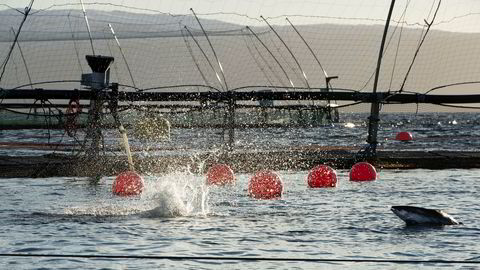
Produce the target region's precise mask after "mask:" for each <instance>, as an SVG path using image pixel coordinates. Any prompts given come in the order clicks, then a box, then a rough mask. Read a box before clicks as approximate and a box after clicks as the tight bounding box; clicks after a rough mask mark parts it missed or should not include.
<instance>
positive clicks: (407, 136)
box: [395, 131, 413, 141]
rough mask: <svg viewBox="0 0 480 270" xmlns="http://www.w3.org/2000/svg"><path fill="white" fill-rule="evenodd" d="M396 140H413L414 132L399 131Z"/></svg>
mask: <svg viewBox="0 0 480 270" xmlns="http://www.w3.org/2000/svg"><path fill="white" fill-rule="evenodd" d="M395 140H397V141H411V140H413V136H412V133H410V132H406V131H402V132H398V133H397V136H396V137H395Z"/></svg>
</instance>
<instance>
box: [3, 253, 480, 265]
mask: <svg viewBox="0 0 480 270" xmlns="http://www.w3.org/2000/svg"><path fill="white" fill-rule="evenodd" d="M0 257H44V258H77V259H78V258H80V259H141V260H172V261H192V260H205V261H277V262H317V263H321V262H326V263H332V262H334V263H335V262H337V263H394V264H480V260H440V259H438V260H437V259H435V260H395V259H334V258H324V259H322V258H282V257H230V256H155V255H102V254H35V253H0Z"/></svg>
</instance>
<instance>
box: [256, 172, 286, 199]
mask: <svg viewBox="0 0 480 270" xmlns="http://www.w3.org/2000/svg"><path fill="white" fill-rule="evenodd" d="M282 193H283V183H282V180H281V179H280V176H278V175H277V174H276V173H275V172H273V171H259V172H257V173H255V175H254V176H253V177H252V178H250V181H249V183H248V195H249V196H250V197H253V198H255V199H275V198H280V197H282Z"/></svg>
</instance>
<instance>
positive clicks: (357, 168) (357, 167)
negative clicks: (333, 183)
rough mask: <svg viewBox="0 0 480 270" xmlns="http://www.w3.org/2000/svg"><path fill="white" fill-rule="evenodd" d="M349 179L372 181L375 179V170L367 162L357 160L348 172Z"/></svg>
mask: <svg viewBox="0 0 480 270" xmlns="http://www.w3.org/2000/svg"><path fill="white" fill-rule="evenodd" d="M349 177H350V181H373V180H376V179H377V170H375V167H373V165H372V164H370V163H368V162H358V163H356V164H354V165H353V166H352V168H351V169H350V173H349Z"/></svg>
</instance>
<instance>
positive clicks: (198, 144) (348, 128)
mask: <svg viewBox="0 0 480 270" xmlns="http://www.w3.org/2000/svg"><path fill="white" fill-rule="evenodd" d="M367 118H368V114H365V113H350V114H349V113H345V114H341V121H340V123H334V124H332V125H324V126H319V127H307V128H252V129H247V128H243V129H237V130H235V149H237V150H245V149H247V150H262V149H285V148H286V147H292V146H293V147H297V146H350V147H357V148H361V147H363V146H365V144H366V138H367V121H368V120H367ZM479 119H480V118H478V114H475V113H421V114H411V113H409V114H401V113H390V114H382V119H381V121H380V127H379V132H378V142H379V148H380V149H382V148H383V149H398V150H453V151H462V150H464V151H479V150H480V120H479ZM401 131H409V132H411V133H412V134H413V137H414V141H413V142H408V143H404V142H398V141H395V140H394V138H395V135H396V134H397V133H398V132H401ZM83 136H84V134H83V133H82V132H79V133H78V137H79V139H82V138H83ZM119 137H120V135H119V133H118V132H117V131H116V130H109V131H107V132H106V133H105V136H104V143H105V145H106V146H107V148H110V149H112V148H115V149H121V148H120V144H119ZM129 139H130V144H131V146H132V147H133V150H134V152H135V151H136V152H138V153H139V154H143V152H145V151H148V152H149V153H150V154H161V155H163V154H169V153H178V151H179V149H181V150H182V151H184V152H191V153H197V152H205V151H207V152H209V151H214V150H215V149H218V148H219V147H220V146H222V145H223V139H222V131H221V130H220V129H204V128H192V129H186V128H174V129H172V130H171V140H170V141H160V142H151V141H145V140H140V139H137V138H136V137H135V136H134V134H133V132H132V131H131V130H129ZM0 141H1V142H16V143H61V144H75V140H74V139H73V138H70V137H68V136H67V135H66V133H65V131H64V130H50V131H47V130H18V131H15V130H9V131H2V132H1V133H0ZM61 151H62V148H61V147H59V148H57V149H56V150H55V152H61ZM51 152H52V150H49V151H45V150H42V149H18V148H17V149H12V148H0V155H43V154H47V153H51Z"/></svg>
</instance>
